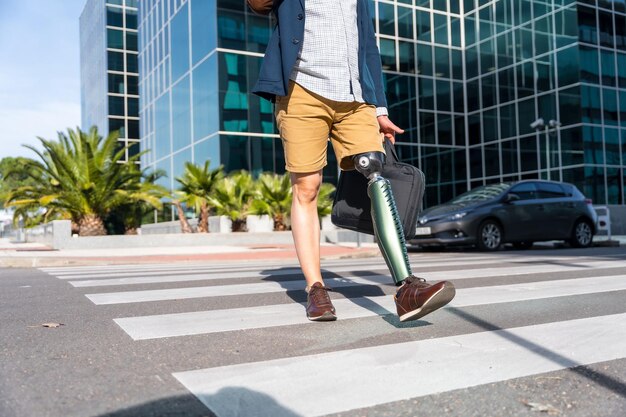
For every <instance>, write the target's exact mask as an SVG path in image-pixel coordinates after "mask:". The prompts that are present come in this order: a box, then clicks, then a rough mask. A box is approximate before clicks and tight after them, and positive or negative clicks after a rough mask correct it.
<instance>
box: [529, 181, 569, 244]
mask: <svg viewBox="0 0 626 417" xmlns="http://www.w3.org/2000/svg"><path fill="white" fill-rule="evenodd" d="M537 193H538V197H539V200H540V204H539V206H538V208H539V210H540V216H539V217H538V219H537V221H538V222H540V225H539V230H540V231H541V233H542V239H546V240H548V239H549V240H552V239H563V238H565V237H568V236H569V234H570V230H569V229H570V226H571V225H570V218H571V214H570V212H571V210H572V208H570V207H569V202H570V198H568V195H567V193H566V191H565V189H564V188H563V186H561V185H560V184H557V183H553V182H538V183H537Z"/></svg>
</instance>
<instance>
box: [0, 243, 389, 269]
mask: <svg viewBox="0 0 626 417" xmlns="http://www.w3.org/2000/svg"><path fill="white" fill-rule="evenodd" d="M379 254H380V252H379V250H378V247H377V245H376V244H373V243H363V244H361V245H360V247H357V245H356V244H354V243H345V244H341V245H338V244H328V243H325V244H324V243H323V244H322V245H321V247H320V255H321V258H322V259H338V258H358V257H371V256H379ZM252 260H255V261H259V260H285V261H293V262H296V261H297V255H296V252H295V249H294V248H293V245H287V244H264V245H258V244H257V245H237V246H214V245H211V246H176V247H172V246H167V247H154V248H123V249H122V248H120V249H66V250H53V249H50V248H49V247H47V246H45V245H41V244H37V243H13V242H10V241H9V240H8V239H0V267H18V268H19V267H22V268H29V267H54V266H72V265H115V264H141V263H170V262H187V261H196V262H197V261H216V262H245V261H252Z"/></svg>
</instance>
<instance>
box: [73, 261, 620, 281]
mask: <svg viewBox="0 0 626 417" xmlns="http://www.w3.org/2000/svg"><path fill="white" fill-rule="evenodd" d="M452 264H453V263H450V262H448V263H446V264H445V266H451V265H452ZM439 266H441V264H439ZM592 268H593V269H599V268H626V262H623V261H621V262H620V261H590V262H581V261H577V262H572V263H568V264H566V265H560V264H557V265H553V264H543V263H542V264H539V265H523V266H513V267H502V266H498V265H496V266H493V267H488V268H477V269H465V270H451V271H435V272H426V273H425V274H424V276H425V277H426V278H427V279H428V280H429V281H435V280H442V279H447V280H457V279H466V278H482V277H495V276H508V275H530V274H542V273H550V272H566V271H575V270H584V269H592ZM380 270H386V267H381V268H380ZM373 271H375V270H374V269H368V272H373ZM339 272H352V273H358V272H359V271H358V268H355V267H354V266H350V267H345V268H334V269H332V270H326V271H324V274H326V275H328V274H334V273H339ZM289 275H300V273H299V272H298V273H297V274H294V273H293V272H292V271H291V270H288V271H285V270H277V271H267V273H260V272H253V273H243V274H241V273H237V272H227V273H221V274H211V275H209V274H199V275H196V274H191V275H187V274H181V275H167V276H147V277H146V276H143V277H131V278H110V279H90V280H78V281H69V282H70V284H71V285H73V286H74V287H103V286H115V285H138V284H159V283H167V282H190V281H208V280H215V279H231V278H261V279H264V278H270V279H271V277H276V276H289ZM418 275H419V274H418Z"/></svg>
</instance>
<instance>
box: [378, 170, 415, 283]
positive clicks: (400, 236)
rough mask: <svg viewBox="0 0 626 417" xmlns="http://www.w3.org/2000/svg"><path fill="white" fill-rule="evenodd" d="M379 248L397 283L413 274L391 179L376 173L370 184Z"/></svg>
mask: <svg viewBox="0 0 626 417" xmlns="http://www.w3.org/2000/svg"><path fill="white" fill-rule="evenodd" d="M367 194H368V195H369V197H370V199H371V200H372V220H373V223H374V234H375V236H376V240H377V241H378V247H379V248H380V251H381V252H382V254H383V258H384V259H385V263H386V264H387V267H389V270H390V271H391V275H392V277H393V280H394V281H395V283H396V284H398V285H399V284H400V283H401V282H402V281H404V279H405V278H406V277H408V276H409V275H411V274H412V272H411V265H410V264H409V255H408V253H407V250H406V241H405V239H404V231H403V229H402V223H401V222H400V216H399V214H398V209H397V207H396V201H395V199H394V197H393V193H392V191H391V184H390V183H389V180H387V179H385V178H383V177H381V176H380V175H374V176H373V177H372V178H371V179H370V181H369V183H368V184H367Z"/></svg>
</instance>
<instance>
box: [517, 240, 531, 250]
mask: <svg viewBox="0 0 626 417" xmlns="http://www.w3.org/2000/svg"><path fill="white" fill-rule="evenodd" d="M513 247H514V248H515V249H519V250H526V249H530V248H532V247H533V242H514V243H513Z"/></svg>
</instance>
